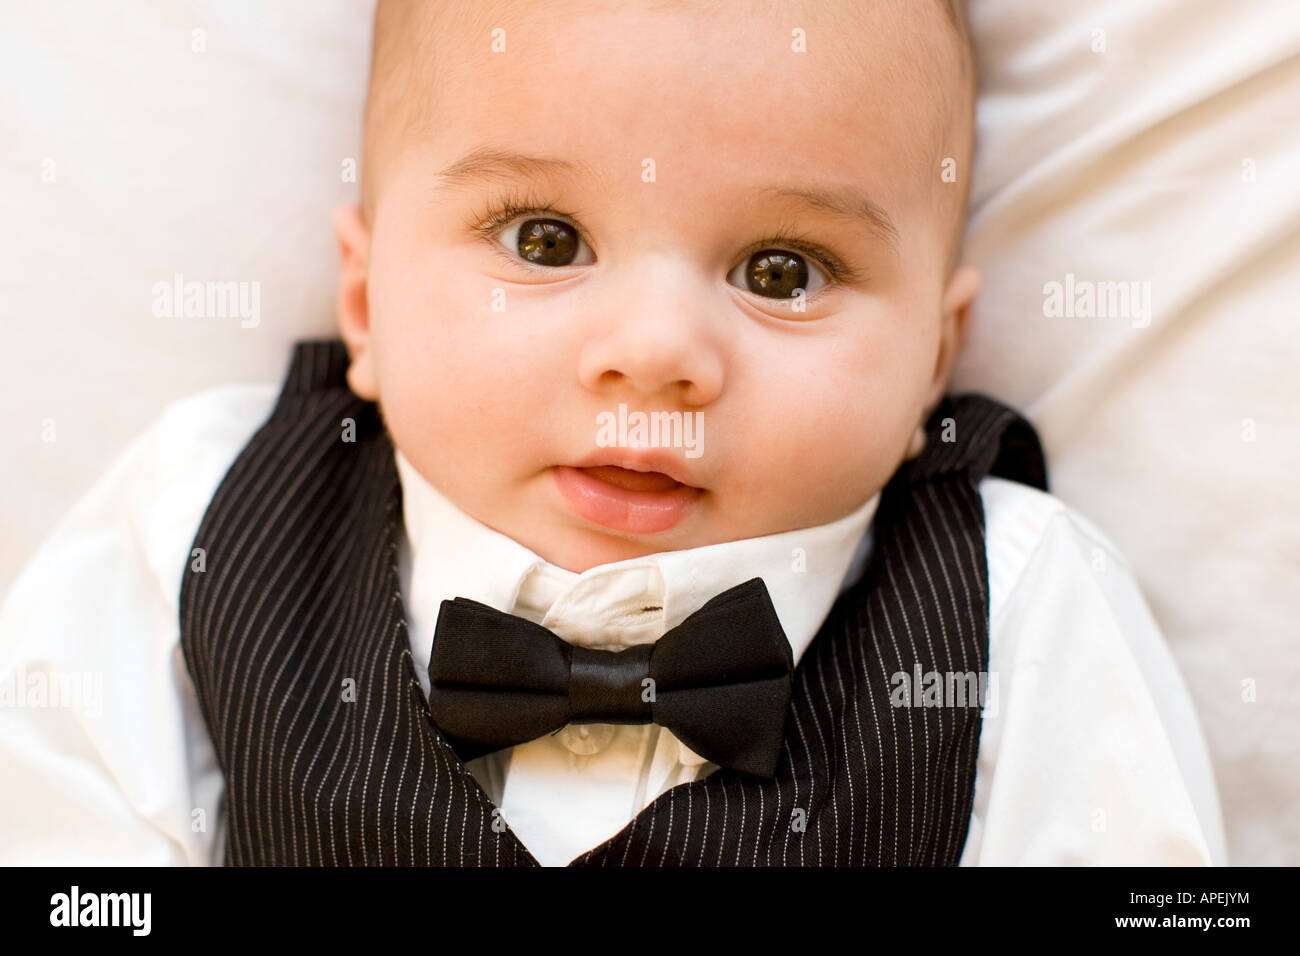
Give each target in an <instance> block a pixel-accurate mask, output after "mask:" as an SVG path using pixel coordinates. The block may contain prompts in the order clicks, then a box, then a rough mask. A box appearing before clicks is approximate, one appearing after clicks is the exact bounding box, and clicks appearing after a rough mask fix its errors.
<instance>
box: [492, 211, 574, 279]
mask: <svg viewBox="0 0 1300 956" xmlns="http://www.w3.org/2000/svg"><path fill="white" fill-rule="evenodd" d="M512 232H513V233H514V234H515V237H514V238H513V239H508V238H502V240H501V241H502V244H503V245H505V246H506V247H507V248H509V249H513V250H514V251H515V252H516V253H517V254H518V255H519V257H520V258H521V259H523V260H524V261H525V262H527V263H529V264H531V265H535V266H543V267H551V268H563V267H564V266H572V265H589V264H590V263H591V262H593V261H595V260H594V259H593V258H589V259H588V260H587V261H583V262H579V261H576V260H578V259H579V258H580V253H581V251H582V250H583V249H586V250H587V252H589V253H590V251H591V250H590V249H588V248H587V244H586V243H585V242H583V241H582V238H581V234H580V233H579V232H578V228H577V227H576V226H573V225H570V224H569V223H567V222H563V221H561V220H559V219H542V218H537V217H533V218H530V219H519V220H516V222H515V223H514V224H512V225H509V226H507V227H506V228H505V229H504V230H502V236H503V237H506V236H509V235H510V234H511V233H512Z"/></svg>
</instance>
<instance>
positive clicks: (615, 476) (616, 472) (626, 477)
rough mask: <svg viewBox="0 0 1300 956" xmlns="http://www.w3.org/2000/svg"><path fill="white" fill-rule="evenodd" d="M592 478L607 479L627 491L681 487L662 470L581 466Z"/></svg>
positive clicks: (666, 489)
mask: <svg viewBox="0 0 1300 956" xmlns="http://www.w3.org/2000/svg"><path fill="white" fill-rule="evenodd" d="M580 470H581V471H584V472H586V473H587V474H589V475H591V476H592V477H593V478H599V479H600V480H601V481H607V482H609V483H610V484H611V485H616V486H617V487H619V488H624V489H626V490H628V491H672V490H673V489H674V488H680V487H682V483H681V482H680V481H678V480H677V479H676V478H673V477H672V476H670V475H665V474H664V473H663V472H662V471H632V470H631V469H630V468H620V467H618V466H617V465H599V466H597V467H595V468H582V469H580Z"/></svg>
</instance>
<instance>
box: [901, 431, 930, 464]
mask: <svg viewBox="0 0 1300 956" xmlns="http://www.w3.org/2000/svg"><path fill="white" fill-rule="evenodd" d="M924 450H925V429H924V428H921V427H920V426H917V429H916V431H914V432H912V440H911V441H909V442H908V443H907V454H906V455H904V456H903V458H904V459H906V460H908V461H910V460H911V459H913V458H915V457H916V456H917V455H919V454H921V452H922V451H924Z"/></svg>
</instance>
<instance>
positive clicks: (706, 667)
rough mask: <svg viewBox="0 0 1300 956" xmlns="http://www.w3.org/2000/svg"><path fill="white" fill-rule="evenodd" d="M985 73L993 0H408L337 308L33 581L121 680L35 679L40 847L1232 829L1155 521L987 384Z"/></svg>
mask: <svg viewBox="0 0 1300 956" xmlns="http://www.w3.org/2000/svg"><path fill="white" fill-rule="evenodd" d="M974 87H975V68H974V62H973V55H972V51H971V47H970V41H969V32H968V26H967V23H966V19H965V13H964V10H963V9H962V7H961V5H960V3H959V2H958V0H928V2H922V0H872V2H861V0H842V2H825V0H819V2H782V3H769V2H758V0H756V2H752V3H744V4H737V3H712V2H705V0H694V2H689V0H666V2H665V0H627V2H599V3H596V2H586V3H584V2H560V3H550V4H546V5H544V6H537V5H533V4H527V3H523V2H518V0H482V2H474V3H469V2H463V3H452V2H440V3H433V2H429V3H423V2H400V0H381V2H380V4H379V6H378V9H377V11H376V15H375V36H374V47H373V58H372V64H371V76H370V88H369V95H368V99H367V104H366V113H365V154H364V162H363V184H362V201H361V203H360V205H358V206H349V207H346V208H344V209H341V210H339V212H338V213H337V215H336V217H335V222H334V226H335V232H336V236H337V240H338V245H339V249H340V252H341V261H342V264H341V271H340V281H339V294H338V303H339V330H340V335H341V341H340V340H331V341H319V342H315V341H313V342H301V343H299V344H298V345H297V346H296V348H295V350H294V354H293V356H292V358H291V361H290V367H289V372H288V375H287V377H286V378H285V380H284V381H283V382H282V383H276V384H275V385H266V386H230V387H226V388H220V389H214V390H210V391H209V392H206V393H203V394H201V395H199V396H195V397H193V398H191V399H188V400H186V401H184V402H181V403H177V405H175V406H173V408H171V409H169V411H168V413H167V414H166V415H164V417H163V418H162V419H161V420H160V421H159V423H157V424H156V425H155V426H154V427H153V428H152V429H151V430H150V432H149V433H148V434H147V435H146V436H145V437H144V438H142V439H141V440H140V441H139V442H137V444H136V445H135V446H133V447H132V449H131V450H130V451H129V452H128V454H127V456H126V457H125V458H124V459H123V461H122V462H120V463H119V465H118V466H116V468H115V470H114V472H112V473H111V474H110V475H109V476H107V477H106V478H105V479H104V480H103V481H101V483H100V484H99V485H97V486H96V488H95V489H94V491H92V493H91V495H90V496H88V498H87V499H86V500H85V501H83V502H82V504H81V505H79V506H78V509H77V510H76V511H74V513H73V515H72V516H71V517H70V518H69V520H68V521H67V522H65V524H64V525H63V526H62V527H61V528H60V529H59V531H58V532H57V533H56V535H55V536H54V537H52V539H51V540H50V541H49V542H47V543H46V545H45V547H44V548H43V549H42V551H41V553H40V554H39V555H38V556H37V558H36V560H35V561H34V562H33V563H32V565H31V566H30V567H29V568H28V570H27V571H26V572H25V574H24V576H23V578H22V579H21V580H20V581H19V583H18V584H17V585H16V586H15V588H14V591H13V593H12V594H11V595H10V598H9V601H8V602H7V604H6V607H5V609H4V616H3V618H0V668H3V672H4V673H5V674H9V675H17V674H19V673H22V674H24V675H25V676H26V679H27V680H28V682H30V678H31V676H32V675H34V674H48V675H50V676H51V677H53V676H57V675H58V674H60V673H63V672H73V671H82V670H86V669H89V671H90V672H93V673H102V674H104V675H107V679H106V681H105V684H106V685H107V687H106V689H107V691H108V698H109V699H108V700H107V701H106V702H105V704H104V706H103V708H102V711H103V712H102V714H100V715H98V716H97V717H96V718H95V719H94V720H91V719H89V718H86V719H72V718H69V717H68V716H66V715H64V716H62V717H61V716H59V715H60V713H62V712H61V711H55V710H52V709H42V710H33V709H30V708H26V709H24V708H18V707H9V708H3V709H0V720H2V721H3V723H0V759H3V760H5V761H6V762H9V763H10V764H11V765H12V766H13V767H14V768H15V771H14V772H13V773H11V775H10V779H18V778H21V779H23V780H24V781H25V783H24V789H23V790H21V791H18V790H17V789H15V788H12V787H9V788H7V789H6V790H5V792H4V796H3V800H2V801H0V811H7V812H0V820H4V821H5V822H4V823H3V824H2V825H3V826H4V828H5V830H6V832H5V833H4V836H3V839H0V847H3V850H0V854H3V856H4V857H6V858H8V859H9V860H13V861H28V862H73V861H81V862H87V861H91V862H153V863H223V862H224V863H226V864H280V863H288V864H306V865H330V864H354V865H359V864H381V865H393V864H397V865H408V864H415V865H424V864H449V865H535V864H538V863H542V864H548V865H554V864H558V865H563V864H567V863H576V864H583V865H709V866H712V865H810V864H854V865H861V864H885V865H899V864H907V865H916V864H933V865H958V864H961V865H974V864H1004V863H1120V862H1132V863H1138V862H1141V863H1165V864H1188V863H1193V864H1195V863H1206V864H1208V863H1220V862H1222V834H1221V832H1220V829H1221V825H1220V823H1219V818H1218V807H1217V803H1216V801H1215V795H1214V788H1213V782H1212V779H1211V776H1210V771H1209V765H1208V760H1207V758H1206V756H1205V750H1204V745H1203V743H1202V741H1201V738H1200V734H1199V730H1198V729H1197V725H1196V719H1195V716H1194V714H1193V712H1192V710H1191V704H1190V701H1189V699H1188V697H1187V694H1186V691H1185V690H1184V689H1183V687H1182V684H1181V682H1180V680H1179V678H1178V674H1177V671H1176V669H1175V668H1174V665H1173V663H1172V660H1171V658H1170V656H1169V654H1168V651H1167V649H1166V648H1165V647H1164V644H1163V642H1162V640H1161V638H1160V635H1159V633H1158V631H1157V630H1156V627H1155V624H1154V622H1153V621H1152V620H1151V616H1150V614H1149V612H1148V611H1147V609H1146V606H1145V604H1144V603H1143V601H1142V598H1141V595H1140V593H1139V592H1138V590H1137V587H1136V585H1135V584H1134V582H1133V580H1132V577H1131V575H1130V574H1129V572H1128V570H1127V567H1126V565H1125V564H1124V561H1123V558H1122V557H1121V556H1120V555H1119V554H1117V553H1116V551H1115V549H1114V547H1113V545H1111V543H1110V542H1109V541H1108V540H1107V539H1106V538H1105V536H1104V535H1103V534H1102V533H1101V532H1100V531H1099V530H1098V529H1096V528H1095V527H1094V526H1093V525H1092V524H1091V523H1089V522H1088V521H1087V520H1086V519H1084V518H1082V517H1081V516H1079V515H1078V514H1077V513H1075V512H1074V511H1072V510H1071V509H1069V508H1068V507H1067V506H1066V505H1064V504H1063V503H1062V502H1060V501H1059V500H1058V499H1056V498H1055V497H1053V496H1051V495H1050V494H1048V493H1047V492H1046V487H1047V484H1046V472H1045V468H1044V464H1043V460H1042V456H1041V451H1040V449H1039V445H1038V441H1037V437H1036V435H1035V433H1034V431H1033V429H1032V428H1031V427H1030V426H1029V424H1028V423H1027V422H1026V421H1025V420H1024V419H1023V418H1021V417H1020V416H1019V415H1017V414H1016V413H1015V412H1014V411H1012V410H1011V409H1009V408H1006V407H1005V406H1003V405H1001V404H999V403H997V402H995V401H993V400H992V399H989V398H987V397H985V396H981V395H950V394H949V393H948V391H947V389H948V382H949V377H950V372H951V370H952V367H953V363H954V359H955V356H956V354H957V352H958V349H959V347H960V344H961V341H962V336H963V326H964V323H965V322H966V317H967V315H968V312H969V308H970V305H971V303H972V301H973V299H974V297H975V296H976V294H977V292H978V290H979V285H980V279H979V275H978V273H977V272H976V270H975V269H974V268H973V267H971V266H970V265H967V264H964V263H962V261H961V237H962V233H963V229H964V221H965V208H966V204H967V199H968V194H969V191H970V168H971V161H972V153H973V128H974V121H973V114H974V93H975V89H974ZM164 450H165V451H164ZM110 532H111V533H110ZM74 578H75V580H76V581H77V582H78V588H79V589H80V591H79V593H80V594H81V595H82V599H81V603H80V604H79V605H77V606H76V607H74V608H73V609H71V610H68V611H60V612H58V613H57V614H55V613H53V612H51V611H50V609H49V602H50V599H49V597H48V595H49V594H51V593H53V592H54V591H56V590H57V589H59V588H60V587H63V588H64V589H66V587H67V584H68V582H69V581H70V580H72V579H74ZM96 589H98V590H96ZM87 594H89V595H90V596H89V597H87ZM92 625H93V626H92ZM11 679H12V678H11Z"/></svg>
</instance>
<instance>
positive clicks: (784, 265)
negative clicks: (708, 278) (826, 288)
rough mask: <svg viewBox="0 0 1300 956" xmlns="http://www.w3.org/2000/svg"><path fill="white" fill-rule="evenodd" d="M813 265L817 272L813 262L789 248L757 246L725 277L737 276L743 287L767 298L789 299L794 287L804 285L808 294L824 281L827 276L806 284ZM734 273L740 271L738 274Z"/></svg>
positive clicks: (801, 287)
mask: <svg viewBox="0 0 1300 956" xmlns="http://www.w3.org/2000/svg"><path fill="white" fill-rule="evenodd" d="M812 269H816V270H817V272H818V273H820V272H821V271H822V270H821V269H820V268H819V267H817V266H814V265H813V264H812V260H810V259H808V258H805V257H804V256H802V255H800V254H799V253H797V252H791V251H790V250H788V249H775V248H773V249H760V250H759V251H758V252H754V253H751V254H750V255H749V256H748V257H747V258H746V259H745V261H744V262H742V263H740V265H738V266H736V268H735V269H733V270H732V274H731V275H730V276H728V277H727V278H728V280H731V278H732V277H733V276H736V281H737V282H738V283H739V282H742V281H743V282H744V283H745V286H744V287H745V288H747V289H748V290H749V291H750V292H753V293H754V294H755V295H761V296H765V297H766V298H769V299H790V298H793V297H794V294H795V289H803V290H804V294H805V295H808V296H811V295H812V294H813V292H814V291H815V290H816V289H820V288H821V287H822V286H823V285H825V284H826V280H825V279H822V281H821V284H820V285H818V286H816V287H815V288H809V285H808V280H809V278H810V277H811V274H812V271H811V270H812ZM737 273H740V275H739V276H737Z"/></svg>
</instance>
